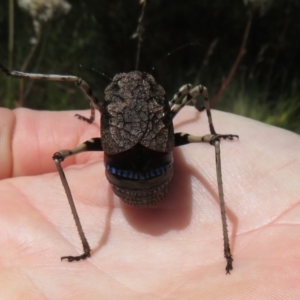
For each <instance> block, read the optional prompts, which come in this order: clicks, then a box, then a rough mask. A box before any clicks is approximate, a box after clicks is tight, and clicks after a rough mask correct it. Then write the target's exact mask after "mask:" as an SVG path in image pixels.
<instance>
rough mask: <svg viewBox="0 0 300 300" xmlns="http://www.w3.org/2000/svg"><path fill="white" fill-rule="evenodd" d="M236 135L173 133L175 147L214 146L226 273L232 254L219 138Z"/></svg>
mask: <svg viewBox="0 0 300 300" xmlns="http://www.w3.org/2000/svg"><path fill="white" fill-rule="evenodd" d="M235 137H238V136H237V135H232V134H207V135H204V136H194V135H191V134H188V133H182V132H180V133H176V134H175V147H176V146H182V145H186V144H189V143H210V144H211V145H213V146H214V147H215V155H216V170H217V182H218V191H219V199H220V208H221V218H222V228H223V238H224V256H225V258H226V261H227V265H226V268H225V270H226V273H230V271H231V270H232V261H233V259H232V255H231V251H230V242H229V237H228V229H227V220H226V210H225V200H224V192H223V183H222V170H221V153H220V139H221V138H223V139H230V140H232V139H233V138H235Z"/></svg>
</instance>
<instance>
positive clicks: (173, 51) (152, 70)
mask: <svg viewBox="0 0 300 300" xmlns="http://www.w3.org/2000/svg"><path fill="white" fill-rule="evenodd" d="M196 45H198V44H195V43H188V44H185V45H182V46H179V47H178V48H176V49H174V50H172V51H170V52H168V53H167V54H166V55H165V56H163V57H162V58H161V59H160V60H159V61H158V62H156V63H155V64H154V67H152V68H151V72H154V71H155V70H156V67H157V66H158V65H160V64H161V63H162V62H163V61H164V60H165V59H167V58H168V57H169V56H171V55H172V54H174V53H175V52H177V51H179V50H182V49H184V48H187V47H190V46H196Z"/></svg>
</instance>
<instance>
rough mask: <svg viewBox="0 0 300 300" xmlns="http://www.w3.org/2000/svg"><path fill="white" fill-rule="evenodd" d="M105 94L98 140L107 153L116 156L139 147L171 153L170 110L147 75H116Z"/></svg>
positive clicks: (171, 129)
mask: <svg viewBox="0 0 300 300" xmlns="http://www.w3.org/2000/svg"><path fill="white" fill-rule="evenodd" d="M104 93H105V97H104V103H103V106H102V110H101V137H102V146H103V149H104V151H105V152H106V153H108V154H117V153H120V152H123V151H125V150H128V149H130V148H132V147H134V146H135V145H136V144H138V143H140V144H141V145H143V146H145V147H146V148H148V149H151V150H155V151H159V152H170V151H172V149H173V147H174V129H173V123H172V114H171V110H170V107H169V103H168V102H167V100H165V91H164V89H163V88H162V87H161V86H160V85H159V84H157V83H156V82H155V79H154V78H153V77H152V76H151V75H150V74H147V73H142V72H139V71H134V72H130V73H120V74H117V75H116V76H115V77H114V79H113V81H112V82H111V84H110V85H108V86H107V88H106V89H105V92H104Z"/></svg>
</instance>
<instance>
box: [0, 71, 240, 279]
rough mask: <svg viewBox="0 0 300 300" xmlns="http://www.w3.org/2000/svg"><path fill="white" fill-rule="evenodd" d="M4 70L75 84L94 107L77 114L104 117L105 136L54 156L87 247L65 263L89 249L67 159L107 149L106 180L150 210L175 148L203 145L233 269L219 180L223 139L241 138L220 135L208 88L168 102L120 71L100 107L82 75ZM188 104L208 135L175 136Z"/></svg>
mask: <svg viewBox="0 0 300 300" xmlns="http://www.w3.org/2000/svg"><path fill="white" fill-rule="evenodd" d="M0 69H1V70H2V71H3V72H4V73H5V74H6V75H8V76H11V77H15V78H29V79H38V80H53V81H68V82H74V83H75V84H76V85H77V86H79V88H80V89H81V90H82V91H83V92H84V93H85V94H86V95H87V97H88V98H89V99H90V103H91V116H90V118H86V117H84V116H81V115H76V116H77V117H78V118H79V119H82V120H84V121H87V122H88V123H92V122H93V121H94V119H95V109H96V110H99V111H100V113H101V137H96V138H93V139H90V140H88V141H86V142H85V143H83V144H81V145H79V146H78V147H76V148H74V149H71V150H61V151H59V152H56V153H55V154H54V156H53V160H54V162H55V164H56V167H57V170H58V172H59V174H60V177H61V181H62V184H63V186H64V189H65V191H66V194H67V197H68V200H69V204H70V206H71V210H72V213H73V216H74V219H75V222H76V226H77V228H78V232H79V235H80V238H81V241H82V244H83V254H81V255H79V256H63V257H62V259H67V260H68V261H70V262H71V261H74V260H80V259H85V258H87V257H89V256H90V251H91V250H90V247H89V244H88V242H87V239H86V237H85V234H84V232H83V229H82V226H81V223H80V220H79V216H78V214H77V211H76V207H75V204H74V200H73V197H72V194H71V191H70V188H69V185H68V182H67V180H66V177H65V174H64V172H63V169H62V167H61V162H62V161H63V160H64V159H65V158H66V157H68V156H70V155H74V154H78V153H80V152H84V151H104V164H105V168H106V177H107V179H108V181H109V182H110V184H111V186H112V188H113V190H114V192H115V194H116V195H118V196H119V197H120V198H121V199H122V200H124V201H125V202H126V203H128V204H130V205H136V206H149V205H153V204H156V203H158V202H159V201H161V200H162V199H163V197H164V196H165V194H166V193H167V191H168V189H169V186H170V182H171V179H172V175H173V156H172V150H173V148H174V147H176V146H182V145H185V144H189V143H202V142H205V143H210V144H211V145H214V147H215V151H216V165H217V180H218V189H219V197H220V206H221V215H222V226H223V235H224V255H225V258H226V260H227V265H226V272H227V273H229V272H230V270H232V261H233V259H232V255H231V252H230V246H229V238H228V231H227V223H226V212H225V203H224V196H223V186H222V176H221V161H220V139H221V138H224V139H233V138H234V137H238V136H237V135H232V134H225V135H222V134H217V133H216V131H215V129H214V126H213V122H212V117H211V111H210V106H209V100H208V93H207V89H206V88H205V87H204V86H202V85H198V86H196V87H192V85H191V84H186V85H184V86H182V87H181V88H180V89H179V91H178V92H177V93H176V94H175V95H174V97H173V99H171V101H167V100H166V98H165V91H164V89H163V88H162V87H161V86H160V85H159V84H158V83H156V81H155V79H154V78H153V76H152V75H150V74H148V73H145V72H139V71H133V72H129V73H120V74H117V75H116V76H115V77H114V78H113V80H112V82H111V83H110V84H109V85H108V86H107V88H106V89H105V91H104V102H103V103H102V104H100V102H99V101H98V99H97V98H96V97H95V96H94V94H93V92H92V90H91V88H90V87H89V85H88V84H87V83H86V82H85V81H84V80H82V79H81V78H80V77H77V76H69V75H54V74H51V75H45V74H33V73H24V72H18V71H9V70H7V69H6V68H5V67H3V66H2V65H0ZM201 94H202V95H203V98H204V106H199V105H198V104H197V101H196V98H197V96H199V95H201ZM189 102H193V103H194V105H195V107H196V108H197V109H198V110H199V111H203V110H204V109H205V110H206V114H207V117H208V123H209V128H210V134H207V135H204V136H193V135H190V134H188V133H183V132H180V133H174V129H173V118H174V117H175V116H176V114H177V113H178V112H179V111H180V110H181V108H183V107H184V106H185V105H186V104H188V103H189Z"/></svg>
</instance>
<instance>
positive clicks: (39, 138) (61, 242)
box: [0, 107, 300, 300]
mask: <svg viewBox="0 0 300 300" xmlns="http://www.w3.org/2000/svg"><path fill="white" fill-rule="evenodd" d="M75 113H78V112H73V111H72V112H37V111H32V110H28V109H16V110H14V111H10V110H8V109H4V108H1V109H0V132H1V135H0V143H1V147H0V160H1V161H0V163H1V164H0V165H1V169H0V178H1V179H2V180H1V181H0V195H1V198H0V248H1V256H0V282H1V299H56V300H59V299H85V300H87V299H130V300H132V299H141V297H143V299H168V300H169V299H299V295H300V285H299V279H300V157H299V149H300V137H299V135H297V134H294V133H292V132H289V131H286V130H282V129H279V128H276V127H273V126H269V125H265V124H263V123H260V122H256V121H253V120H251V119H247V118H243V117H239V116H236V115H232V114H228V113H223V112H219V111H215V110H213V111H212V116H213V121H214V125H215V128H216V131H217V132H218V133H223V134H227V133H232V134H238V135H239V136H240V139H239V140H234V141H228V140H222V142H221V156H222V170H223V184H224V193H225V201H226V205H227V213H228V223H229V237H230V241H231V246H232V254H233V258H234V261H233V271H232V272H231V274H230V275H225V265H226V262H225V259H224V257H223V241H222V227H221V218H220V210H219V206H218V195H217V183H216V171H215V158H214V149H213V147H212V146H210V145H208V144H193V145H186V146H183V147H180V148H176V149H175V151H174V160H175V166H174V168H175V174H174V178H173V183H172V186H171V189H170V192H169V193H168V195H167V197H166V198H165V199H164V200H163V201H162V202H161V203H160V204H158V205H157V206H155V207H151V208H135V207H130V206H127V205H126V204H122V202H121V201H120V200H119V199H118V198H117V197H116V196H115V195H114V194H113V193H112V191H111V188H110V187H109V184H108V182H107V180H106V179H105V177H104V166H103V153H101V152H98V153H83V154H79V155H77V156H75V157H71V158H68V159H67V160H66V161H65V162H64V163H63V166H64V168H65V173H66V177H67V179H68V182H69V184H70V187H71V190H72V193H73V196H74V198H75V203H76V205H77V209H78V213H79V216H80V218H81V221H82V224H83V228H84V232H85V234H86V236H87V239H88V241H89V243H90V246H91V248H92V249H93V250H92V257H91V258H88V259H87V260H85V261H80V262H73V263H68V262H67V261H60V257H61V256H63V255H78V254H81V253H82V252H81V251H82V249H81V243H80V241H79V237H78V234H77V230H76V228H75V224H74V220H73V217H72V215H71V211H70V209H69V205H68V202H67V198H66V196H65V193H64V190H63V188H62V184H61V182H60V178H59V176H58V174H57V172H56V169H55V165H54V163H53V161H52V155H53V153H54V152H56V151H58V150H61V149H66V148H73V147H75V146H77V145H78V144H79V143H82V142H84V141H85V140H87V139H89V138H92V137H97V136H99V123H98V122H95V123H94V124H92V125H88V124H87V123H85V122H83V121H79V120H76V119H75V118H74V117H73V115H74V114H75ZM80 113H81V114H84V115H86V116H88V114H89V113H88V112H87V111H84V112H80ZM97 116H98V115H97ZM98 120H99V117H98ZM174 123H175V132H180V131H183V132H188V133H191V134H195V135H197V134H198V135H203V134H207V133H209V132H208V124H207V118H206V115H205V113H201V114H200V113H198V112H197V111H195V109H194V108H192V107H186V108H184V109H183V110H182V111H181V112H180V113H179V114H178V116H177V117H176V119H175V122H174ZM71 165H72V166H71Z"/></svg>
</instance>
